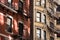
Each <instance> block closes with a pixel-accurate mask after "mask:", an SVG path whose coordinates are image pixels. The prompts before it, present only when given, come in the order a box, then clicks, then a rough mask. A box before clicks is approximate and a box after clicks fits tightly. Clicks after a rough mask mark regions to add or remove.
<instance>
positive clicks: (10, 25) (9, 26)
mask: <svg viewBox="0 0 60 40" xmlns="http://www.w3.org/2000/svg"><path fill="white" fill-rule="evenodd" d="M8 19H9V20H10V23H9V24H7V26H8V27H7V29H6V30H7V32H9V33H12V18H10V17H7V22H8ZM9 28H11V29H10V31H8V29H9Z"/></svg>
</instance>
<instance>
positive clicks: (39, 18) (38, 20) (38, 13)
mask: <svg viewBox="0 0 60 40" xmlns="http://www.w3.org/2000/svg"><path fill="white" fill-rule="evenodd" d="M40 21H41V13H40V12H37V13H36V22H40Z"/></svg>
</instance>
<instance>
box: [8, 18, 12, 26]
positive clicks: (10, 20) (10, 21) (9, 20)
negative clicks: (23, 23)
mask: <svg viewBox="0 0 60 40" xmlns="http://www.w3.org/2000/svg"><path fill="white" fill-rule="evenodd" d="M11 24H12V19H11V18H9V17H7V25H9V26H11Z"/></svg>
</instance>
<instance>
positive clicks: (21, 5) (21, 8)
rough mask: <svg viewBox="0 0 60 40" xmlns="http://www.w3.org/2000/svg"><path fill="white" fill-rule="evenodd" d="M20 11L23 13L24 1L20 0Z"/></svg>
mask: <svg viewBox="0 0 60 40" xmlns="http://www.w3.org/2000/svg"><path fill="white" fill-rule="evenodd" d="M19 11H20V12H21V13H22V12H23V2H22V1H19Z"/></svg>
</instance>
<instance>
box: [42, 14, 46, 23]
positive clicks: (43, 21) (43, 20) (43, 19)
mask: <svg viewBox="0 0 60 40" xmlns="http://www.w3.org/2000/svg"><path fill="white" fill-rule="evenodd" d="M41 22H42V23H46V16H45V15H44V14H43V13H42V14H41Z"/></svg>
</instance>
